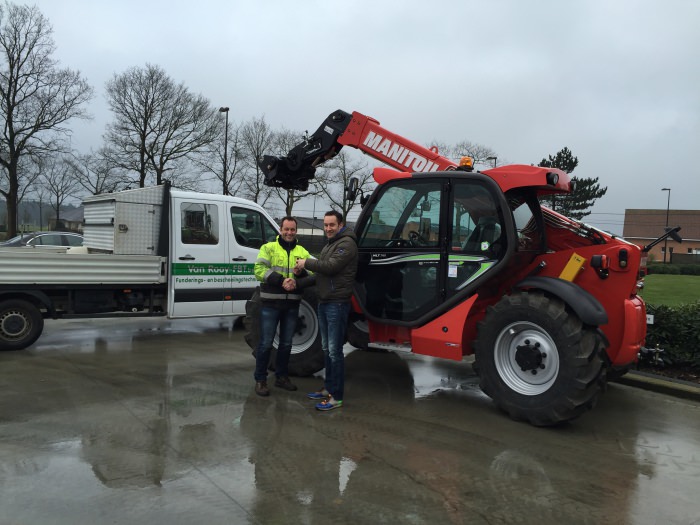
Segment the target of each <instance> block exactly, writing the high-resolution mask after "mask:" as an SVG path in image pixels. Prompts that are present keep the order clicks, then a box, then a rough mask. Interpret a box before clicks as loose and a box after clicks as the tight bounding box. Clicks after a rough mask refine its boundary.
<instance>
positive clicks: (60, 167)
mask: <svg viewBox="0 0 700 525" xmlns="http://www.w3.org/2000/svg"><path fill="white" fill-rule="evenodd" d="M41 183H42V186H43V187H44V188H46V191H47V192H48V196H49V199H50V202H51V207H52V208H53V210H54V212H55V213H56V225H57V226H58V224H59V221H60V220H61V206H62V205H63V204H64V203H65V201H66V200H67V199H68V198H70V197H73V196H75V195H76V193H77V192H78V190H79V188H80V183H79V182H78V180H77V179H76V178H75V177H74V176H73V169H72V168H71V166H70V164H69V163H68V162H66V161H65V159H64V158H62V157H51V158H50V159H48V160H47V161H45V162H44V163H43V166H42V170H41Z"/></svg>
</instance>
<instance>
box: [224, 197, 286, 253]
mask: <svg viewBox="0 0 700 525" xmlns="http://www.w3.org/2000/svg"><path fill="white" fill-rule="evenodd" d="M231 226H232V227H233V234H234V236H235V238H236V242H237V243H238V244H239V245H240V246H247V247H248V248H256V249H257V248H260V247H261V246H262V245H263V244H265V243H266V242H271V241H274V240H275V239H276V238H277V234H278V230H277V227H276V226H273V225H272V224H270V221H269V220H267V218H265V217H264V216H263V215H262V214H261V213H260V212H258V211H255V210H251V209H248V208H241V207H237V206H232V207H231Z"/></svg>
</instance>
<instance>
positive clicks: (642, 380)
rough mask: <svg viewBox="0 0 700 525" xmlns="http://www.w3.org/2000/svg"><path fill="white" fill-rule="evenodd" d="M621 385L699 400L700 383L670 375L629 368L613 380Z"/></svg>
mask: <svg viewBox="0 0 700 525" xmlns="http://www.w3.org/2000/svg"><path fill="white" fill-rule="evenodd" d="M613 382H614V383H620V384H621V385H627V386H633V387H636V388H641V389H643V390H650V391H652V392H659V393H661V394H667V395H670V396H675V397H682V398H684V399H691V400H693V401H700V385H698V384H697V383H691V382H690V381H682V380H680V379H673V378H670V377H665V376H659V375H655V374H649V373H648V372H640V371H638V370H630V371H629V372H627V373H626V374H625V375H624V376H622V377H620V378H618V379H616V380H614V381H613Z"/></svg>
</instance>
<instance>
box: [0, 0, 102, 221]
mask: <svg viewBox="0 0 700 525" xmlns="http://www.w3.org/2000/svg"><path fill="white" fill-rule="evenodd" d="M0 19H1V23H2V26H1V27H0V53H1V54H2V59H1V62H2V63H0V119H2V122H0V124H1V125H2V128H3V129H2V135H1V136H0V166H1V167H2V168H3V170H2V171H3V174H2V175H3V178H2V181H1V182H0V193H1V194H2V195H3V196H4V197H5V199H6V200H7V215H8V217H7V230H8V234H9V235H14V234H15V233H16V231H17V205H18V202H19V196H20V193H21V191H22V186H23V185H24V186H25V187H27V186H28V184H27V181H23V179H22V176H23V174H22V172H21V171H20V170H19V166H20V164H21V160H22V158H23V157H24V156H41V155H42V154H43V155H45V154H48V153H55V152H57V151H59V150H60V149H61V141H60V140H59V139H61V137H62V136H65V135H68V134H69V130H68V129H67V128H65V127H64V126H65V124H66V123H67V122H68V121H69V120H70V119H73V118H88V114H87V113H86V112H85V110H84V109H83V108H82V106H83V104H85V103H86V102H88V101H89V100H90V99H91V98H92V94H93V92H92V88H91V87H90V86H89V85H88V84H87V81H86V80H84V79H83V78H81V76H80V73H79V72H78V71H72V70H70V69H60V68H59V67H58V62H57V61H56V60H54V59H52V58H51V57H52V55H53V53H54V51H55V45H54V41H53V38H52V34H53V30H52V28H51V25H50V24H49V22H48V20H47V19H46V18H45V17H44V15H43V14H41V12H40V11H39V10H38V9H37V8H36V7H29V6H20V5H15V4H11V3H9V2H6V3H5V4H4V6H0Z"/></svg>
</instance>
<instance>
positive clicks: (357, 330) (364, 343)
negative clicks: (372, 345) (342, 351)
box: [347, 312, 369, 350]
mask: <svg viewBox="0 0 700 525" xmlns="http://www.w3.org/2000/svg"><path fill="white" fill-rule="evenodd" d="M347 340H348V343H350V344H351V345H352V346H354V347H355V348H359V349H360V350H367V349H368V345H369V327H368V326H367V321H366V320H365V318H364V316H363V315H362V314H358V313H355V312H350V317H349V319H348V328H347Z"/></svg>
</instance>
